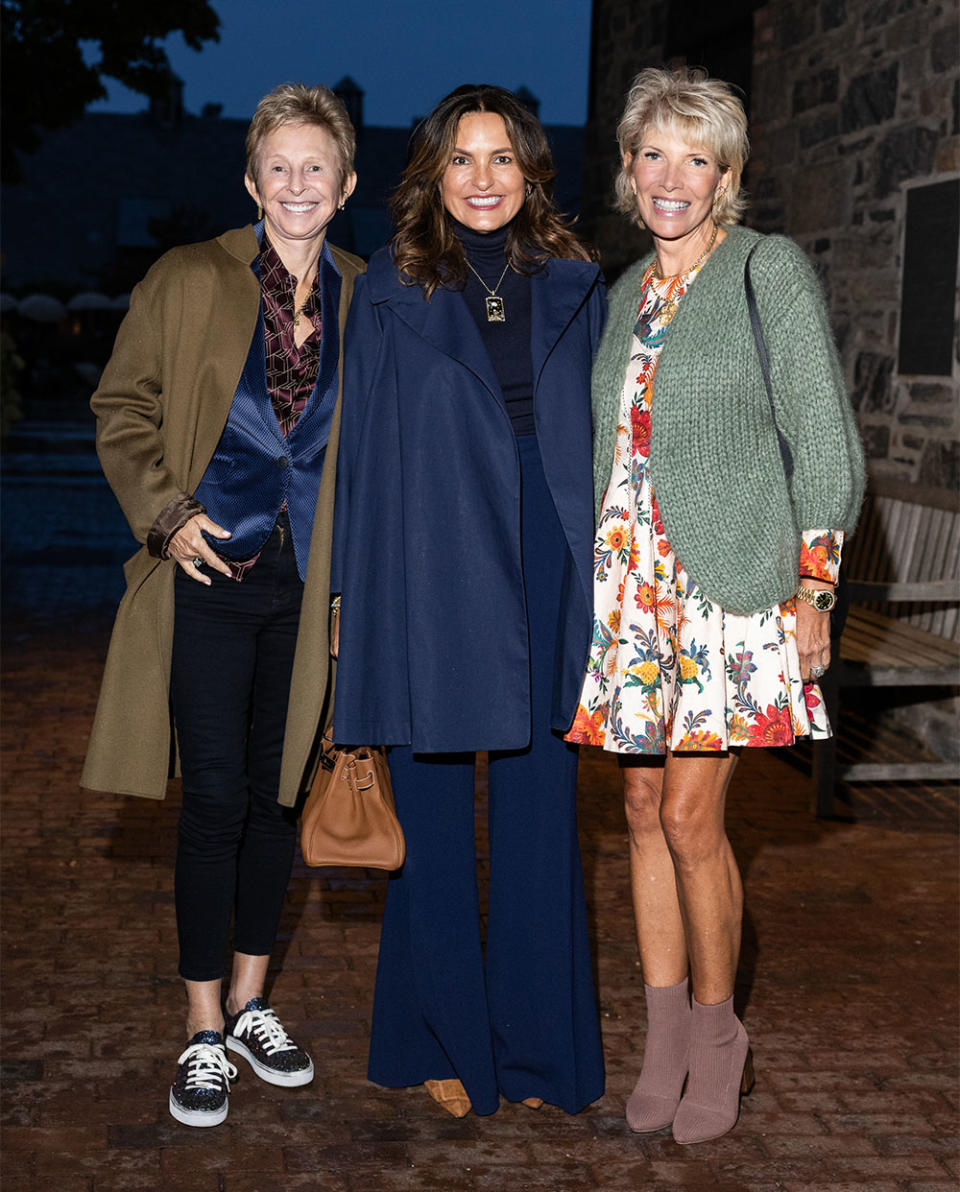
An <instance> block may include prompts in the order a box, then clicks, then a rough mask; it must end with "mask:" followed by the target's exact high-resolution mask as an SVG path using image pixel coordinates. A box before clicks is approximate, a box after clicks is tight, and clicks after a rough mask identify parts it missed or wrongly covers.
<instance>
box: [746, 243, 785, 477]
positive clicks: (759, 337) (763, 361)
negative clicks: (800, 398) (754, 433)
mask: <svg viewBox="0 0 960 1192" xmlns="http://www.w3.org/2000/svg"><path fill="white" fill-rule="evenodd" d="M756 247H757V246H756V245H754V246H753V248H751V249H750V251H749V252H748V253H747V260H746V264H745V265H744V267H743V286H744V289H745V290H746V293H747V310H748V311H749V313H750V327H751V329H752V331H753V342H754V343H755V344H756V347H757V356H758V357H759V360H760V371H761V372H762V373H763V387H764V389H766V391H767V401H768V402H769V403H770V416H771V418H772V419H773V428H774V430H775V431H776V432H777V446H778V447H779V448H780V459H781V461H782V463H783V473H784V475H785V476H786V478H787V480H788V481H789V480H790V477H791V476H792V475H793V452H792V451H791V450H790V444H789V443H788V442H787V440H786V439H785V438H784V437H783V435H782V434H781V433H780V427H779V426H778V425H777V411H776V407H775V406H774V404H773V386H772V385H771V383H770V355H769V353H768V352H767V341H766V340H765V339H764V338H763V324H762V323H761V322H760V312H759V310H757V299H756V297H755V295H754V292H753V282H752V281H751V280H750V258H751V257H752V256H753V253H754V249H756Z"/></svg>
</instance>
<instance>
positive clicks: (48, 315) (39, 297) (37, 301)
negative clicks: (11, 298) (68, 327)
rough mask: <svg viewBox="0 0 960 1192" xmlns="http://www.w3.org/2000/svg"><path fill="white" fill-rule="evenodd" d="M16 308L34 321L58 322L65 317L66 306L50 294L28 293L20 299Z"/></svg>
mask: <svg viewBox="0 0 960 1192" xmlns="http://www.w3.org/2000/svg"><path fill="white" fill-rule="evenodd" d="M17 310H18V311H19V312H20V314H21V316H22V317H23V318H25V319H31V320H32V321H33V322H34V323H60V322H62V321H63V320H64V319H65V318H66V317H67V308H66V307H65V306H64V305H63V303H62V302H61V301H60V299H59V298H54V297H53V295H52V294H30V295H28V297H26V298H23V299H21V301H20V302H19V304H18V306H17Z"/></svg>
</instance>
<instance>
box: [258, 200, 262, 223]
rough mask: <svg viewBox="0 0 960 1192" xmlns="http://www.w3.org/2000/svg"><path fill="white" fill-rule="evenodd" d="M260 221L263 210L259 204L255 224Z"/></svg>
mask: <svg viewBox="0 0 960 1192" xmlns="http://www.w3.org/2000/svg"><path fill="white" fill-rule="evenodd" d="M261 219H263V208H262V207H261V206H260V204H259V203H257V223H259V222H260V220H261Z"/></svg>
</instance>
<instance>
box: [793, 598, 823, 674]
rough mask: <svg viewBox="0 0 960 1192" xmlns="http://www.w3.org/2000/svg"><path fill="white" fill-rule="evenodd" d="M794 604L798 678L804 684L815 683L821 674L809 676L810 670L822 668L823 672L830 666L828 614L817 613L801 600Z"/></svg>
mask: <svg viewBox="0 0 960 1192" xmlns="http://www.w3.org/2000/svg"><path fill="white" fill-rule="evenodd" d="M796 604H797V653H798V654H799V655H800V677H801V678H802V679H803V681H804V683H811V682H816V681H817V680H818V679H821V678H822V677H823V674H822V672H821V673H820V674H818V675H816V676H814V675H811V673H810V668H811V667H812V666H822V667H823V669H824V671H825V670H826V669H827V667H828V666H829V665H830V614H829V613H818V612H817V610H816V609H815V608H813V606H812V605H809V604H805V603H804V602H803V601H802V600H798V601H797V602H796Z"/></svg>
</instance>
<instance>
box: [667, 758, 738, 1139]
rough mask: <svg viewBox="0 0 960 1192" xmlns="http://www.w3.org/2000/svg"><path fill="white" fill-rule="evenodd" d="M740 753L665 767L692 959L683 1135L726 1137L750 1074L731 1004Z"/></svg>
mask: <svg viewBox="0 0 960 1192" xmlns="http://www.w3.org/2000/svg"><path fill="white" fill-rule="evenodd" d="M735 766H736V755H734V754H720V755H715V754H714V755H710V754H675V753H671V754H668V756H667V762H666V766H665V768H664V783H663V799H662V802H661V806H660V821H661V824H662V825H663V832H664V836H665V837H666V840H667V844H668V847H669V849H670V853H671V856H672V857H673V863H674V868H675V872H676V879H677V893H678V895H679V902H680V914H681V917H682V919H683V925H684V934H685V937H686V941H687V954H688V956H689V958H690V975H691V983H692V987H693V997H692V999H691V1013H690V1027H689V1050H688V1059H687V1063H688V1076H687V1084H686V1088H685V1091H684V1094H683V1098H682V1100H681V1101H680V1103H679V1105H678V1107H677V1109H676V1113H675V1115H674V1118H673V1137H674V1139H675V1140H676V1141H677V1142H680V1143H693V1142H705V1141H707V1140H708V1139H711V1138H719V1137H720V1135H722V1134H725V1133H726V1132H727V1131H728V1130H730V1129H731V1128H732V1127H733V1126H734V1124H735V1123H736V1120H737V1114H738V1112H739V1102H740V1092H741V1089H744V1090H745V1091H746V1090H747V1089H748V1086H749V1084H750V1082H751V1080H752V1076H751V1075H750V1071H751V1066H750V1062H749V1040H748V1038H747V1033H746V1031H745V1030H744V1029H743V1025H742V1023H740V1021H739V1020H738V1019H737V1017H736V1015H735V1013H734V1010H733V985H734V979H735V977H736V970H737V960H738V957H739V953H740V925H741V918H742V914H743V886H742V884H741V881H740V874H739V871H738V870H737V864H736V861H735V859H734V856H733V850H732V849H731V848H730V842H729V841H728V840H727V835H726V831H725V829H724V822H723V821H724V810H725V806H726V795H727V788H728V786H729V784H730V779H731V777H732V775H733V770H734V767H735Z"/></svg>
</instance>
